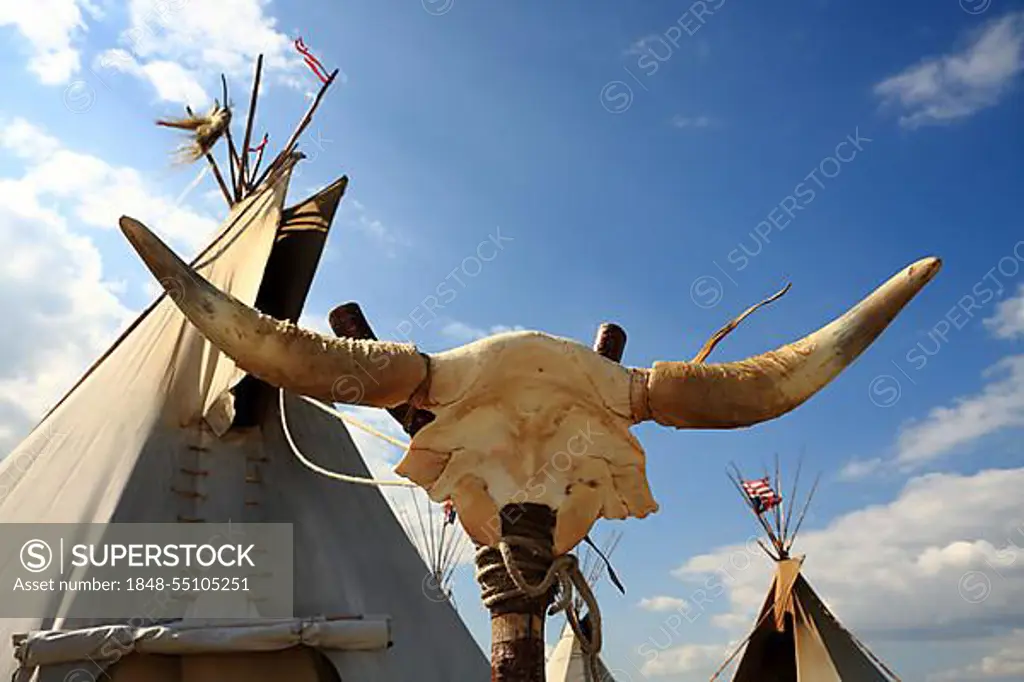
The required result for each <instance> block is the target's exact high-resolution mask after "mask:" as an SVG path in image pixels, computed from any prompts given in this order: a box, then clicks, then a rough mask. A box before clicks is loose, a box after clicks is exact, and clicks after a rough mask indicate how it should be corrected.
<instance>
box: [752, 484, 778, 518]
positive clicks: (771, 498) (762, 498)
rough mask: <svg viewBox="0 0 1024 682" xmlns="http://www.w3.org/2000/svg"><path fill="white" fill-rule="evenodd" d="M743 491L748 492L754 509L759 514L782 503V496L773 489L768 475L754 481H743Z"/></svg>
mask: <svg viewBox="0 0 1024 682" xmlns="http://www.w3.org/2000/svg"><path fill="white" fill-rule="evenodd" d="M743 491H744V492H745V493H747V497H749V498H750V503H751V504H752V505H753V507H754V511H755V512H756V513H757V514H758V515H759V516H760V515H761V514H763V513H765V512H766V511H768V510H769V509H772V508H773V507H776V506H778V505H779V504H781V503H782V496H781V495H779V494H778V493H776V492H775V491H774V490H772V486H771V484H770V483H769V482H768V477H767V476H766V477H764V478H759V479H757V480H754V481H743Z"/></svg>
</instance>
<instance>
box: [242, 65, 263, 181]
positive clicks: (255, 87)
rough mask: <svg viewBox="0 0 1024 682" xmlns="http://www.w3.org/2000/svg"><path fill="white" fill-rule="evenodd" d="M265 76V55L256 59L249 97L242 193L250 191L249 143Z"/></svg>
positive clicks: (243, 146) (243, 152) (243, 150)
mask: <svg viewBox="0 0 1024 682" xmlns="http://www.w3.org/2000/svg"><path fill="white" fill-rule="evenodd" d="M262 75H263V55H260V56H259V57H257V58H256V75H255V76H254V77H253V79H252V94H251V95H249V115H248V116H246V118H245V137H243V138H242V169H241V173H240V175H241V176H242V178H241V185H242V191H243V192H244V191H247V190H248V189H249V181H250V180H251V179H252V178H250V177H249V143H250V142H252V124H253V121H255V120H256V100H258V99H259V94H260V76H262Z"/></svg>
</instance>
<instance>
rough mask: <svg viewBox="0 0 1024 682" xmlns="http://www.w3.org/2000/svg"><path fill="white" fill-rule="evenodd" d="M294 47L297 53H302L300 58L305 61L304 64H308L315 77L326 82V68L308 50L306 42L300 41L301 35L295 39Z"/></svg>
mask: <svg viewBox="0 0 1024 682" xmlns="http://www.w3.org/2000/svg"><path fill="white" fill-rule="evenodd" d="M295 49H296V50H298V51H299V54H301V55H302V60H303V61H304V62H306V66H308V67H309V69H310V70H311V71H312V72H313V73H314V74H315V75H316V77H317V78H319V79H320V82H321V83H326V82H327V69H325V68H324V65H323V64H321V63H320V60H319V59H317V58H316V57H314V56H313V54H312V53H311V52H310V51H309V48H308V47H306V43H304V42H303V41H302V37H301V36H300V37H299V38H297V39H296V40H295Z"/></svg>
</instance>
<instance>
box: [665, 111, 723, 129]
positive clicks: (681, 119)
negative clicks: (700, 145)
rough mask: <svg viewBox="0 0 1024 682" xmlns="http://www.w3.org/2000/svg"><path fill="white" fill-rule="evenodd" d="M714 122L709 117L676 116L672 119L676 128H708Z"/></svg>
mask: <svg viewBox="0 0 1024 682" xmlns="http://www.w3.org/2000/svg"><path fill="white" fill-rule="evenodd" d="M713 123H714V121H713V120H712V119H711V118H710V117H709V116H681V115H679V114H676V115H675V116H673V117H672V125H673V126H674V127H676V128H707V127H709V126H711V125H712V124H713Z"/></svg>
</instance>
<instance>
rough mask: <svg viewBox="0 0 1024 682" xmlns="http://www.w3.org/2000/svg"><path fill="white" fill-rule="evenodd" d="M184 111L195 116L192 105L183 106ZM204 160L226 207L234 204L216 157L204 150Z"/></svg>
mask: <svg viewBox="0 0 1024 682" xmlns="http://www.w3.org/2000/svg"><path fill="white" fill-rule="evenodd" d="M185 111H186V112H187V113H188V115H189V116H195V113H194V112H193V111H192V107H185ZM206 161H207V162H208V163H209V164H210V170H212V171H213V177H214V178H216V179H217V184H218V185H219V186H220V191H221V193H222V194H223V195H224V201H226V202H228V208H230V207H232V206H234V205H235V200H234V198H233V197H232V196H231V192H229V191H228V186H227V183H225V182H224V176H223V175H221V174H220V168H217V159H215V158H213V154H212V153H210V152H206Z"/></svg>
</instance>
